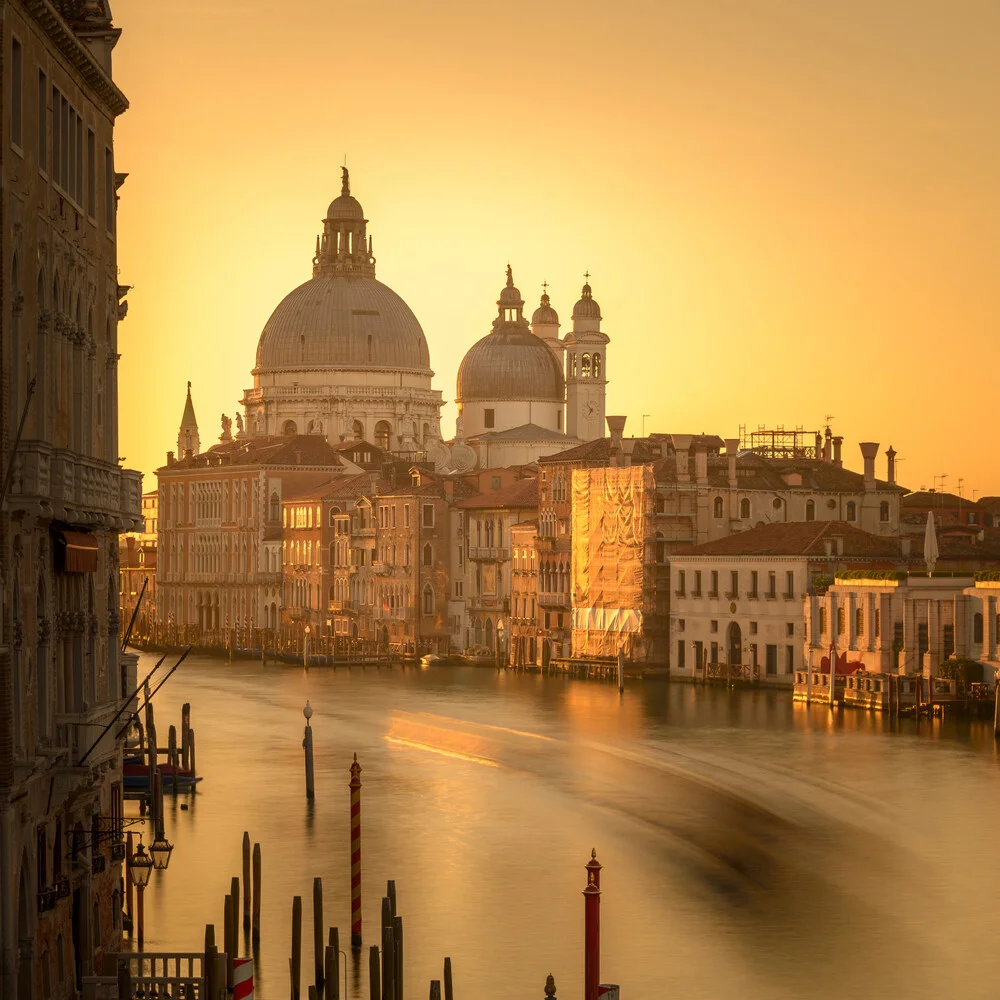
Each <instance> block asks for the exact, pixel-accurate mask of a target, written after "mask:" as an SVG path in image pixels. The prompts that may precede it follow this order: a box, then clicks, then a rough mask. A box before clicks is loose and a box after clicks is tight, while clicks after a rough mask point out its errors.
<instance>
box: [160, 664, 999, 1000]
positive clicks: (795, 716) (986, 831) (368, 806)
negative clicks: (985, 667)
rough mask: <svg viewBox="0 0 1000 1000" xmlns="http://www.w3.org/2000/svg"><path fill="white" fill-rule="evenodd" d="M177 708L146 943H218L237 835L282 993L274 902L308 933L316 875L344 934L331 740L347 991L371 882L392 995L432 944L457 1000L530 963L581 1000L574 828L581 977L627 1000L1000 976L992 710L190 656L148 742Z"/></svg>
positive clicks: (937, 985) (370, 922)
mask: <svg viewBox="0 0 1000 1000" xmlns="http://www.w3.org/2000/svg"><path fill="white" fill-rule="evenodd" d="M148 662H149V663H151V662H152V660H149V661H148ZM306 698H308V699H309V700H310V702H311V704H312V705H313V707H314V709H315V712H316V714H315V715H314V716H313V719H312V726H313V730H314V737H315V771H316V799H315V802H314V803H313V804H312V806H310V805H309V804H308V803H307V801H306V799H305V791H304V772H303V760H302V746H301V741H302V728H303V719H302V715H301V710H302V706H303V705H304V704H305V701H306ZM184 701H190V702H191V705H192V725H193V726H194V728H195V730H196V732H197V741H198V766H199V770H200V771H201V773H202V774H203V775H204V777H205V780H204V782H203V783H202V785H201V786H200V789H199V792H198V794H197V795H196V796H194V797H192V798H191V799H190V800H189V799H186V798H185V797H184V796H183V795H182V796H178V797H176V798H175V797H173V796H169V795H168V796H167V800H166V811H167V817H168V818H167V827H168V829H167V833H168V836H169V837H170V838H171V840H172V841H173V842H174V844H175V845H176V849H175V851H174V855H173V858H172V860H171V865H170V869H169V870H168V871H167V872H165V873H164V872H157V873H154V878H153V884H152V885H151V886H150V888H149V889H148V890H147V893H146V914H147V916H146V923H147V927H146V937H147V941H148V944H147V947H149V948H150V949H154V948H159V949H176V950H189V949H192V948H195V947H197V946H198V945H199V942H200V941H201V940H202V935H203V933H204V924H205V923H206V922H213V923H215V924H216V928H217V931H218V932H220V933H221V927H222V909H223V898H224V896H225V894H226V892H228V888H229V879H230V877H231V876H232V875H235V874H239V872H240V870H241V858H240V849H241V840H242V835H243V830H245V829H246V830H249V831H250V835H251V839H252V840H254V841H259V842H260V844H261V849H262V858H263V873H264V878H263V882H264V886H263V907H262V940H261V948H260V955H259V967H258V973H257V994H256V995H257V996H258V998H263V1000H278V998H283V997H284V996H286V995H287V992H288V987H287V983H288V973H287V968H288V966H287V957H288V954H289V946H290V938H291V926H290V916H291V906H292V897H293V896H294V895H296V894H298V895H301V896H302V897H303V902H304V923H305V925H306V928H308V927H309V926H310V922H311V913H310V907H311V903H310V901H311V898H312V896H311V893H312V878H313V876H314V875H320V876H322V877H323V879H324V911H325V916H326V919H327V922H328V923H330V924H336V925H337V926H339V928H340V934H341V941H342V942H346V941H349V930H350V854H349V847H350V845H349V812H348V808H349V792H348V787H347V783H348V780H349V773H348V768H349V765H350V762H351V759H352V755H353V753H354V752H355V751H356V752H357V753H358V757H359V760H360V762H361V765H362V768H363V772H362V783H363V789H362V828H363V842H364V846H363V870H364V921H365V931H364V936H365V950H364V951H363V953H362V955H361V957H360V961H359V962H358V963H354V962H352V959H351V957H350V953H349V957H348V964H349V966H350V968H349V970H348V986H349V990H350V994H351V996H352V997H355V998H360V997H366V996H367V988H368V987H367V945H368V944H370V943H375V939H376V933H375V932H376V931H377V927H378V923H379V906H380V899H381V895H382V893H383V892H384V888H385V880H386V879H387V878H395V880H396V884H397V889H398V892H399V907H400V912H401V913H402V914H403V916H404V919H405V924H406V929H405V934H406V990H407V992H408V993H409V995H411V996H417V995H421V996H422V995H424V993H425V992H426V989H427V982H428V980H430V979H431V978H440V977H441V963H442V960H443V958H444V956H445V955H450V956H451V957H452V959H453V962H454V965H455V983H456V992H457V994H458V995H460V996H462V995H472V994H473V993H475V994H478V995H482V996H489V997H497V998H502V997H508V996H509V997H524V996H536V995H537V996H540V995H541V992H542V990H541V987H542V986H543V985H544V982H545V976H546V974H547V973H549V972H552V973H553V974H554V975H555V979H556V983H557V985H558V986H559V994H560V995H565V996H574V995H576V996H579V995H580V994H581V992H582V974H581V971H582V924H583V917H582V900H581V896H580V890H581V889H582V888H583V885H584V882H585V879H584V871H583V867H582V866H583V864H584V862H585V861H586V860H587V858H588V857H589V855H590V848H591V846H595V845H596V847H597V850H598V856H599V858H600V860H601V862H602V863H603V864H604V866H605V868H604V873H603V876H602V884H603V888H604V897H603V902H602V907H603V913H602V933H603V945H604V947H603V960H602V970H603V978H604V979H605V980H607V981H612V982H621V983H622V984H623V987H624V989H625V995H626V996H628V997H629V998H644V997H649V998H654V997H660V996H664V995H669V994H674V995H677V996H682V997H685V998H691V997H706V998H708V997H711V998H718V997H723V996H736V995H740V996H744V997H749V998H758V997H759V998H765V997H767V998H775V997H802V996H810V997H819V998H825V997H830V998H833V997H840V996H842V995H843V994H844V993H845V992H848V991H850V993H851V994H853V995H854V996H856V997H869V996H870V997H876V996H878V997H881V996H888V995H900V996H902V995H905V996H908V997H930V996H932V995H933V996H935V997H936V996H939V995H951V996H962V997H978V996H983V997H985V996H986V995H987V991H988V990H989V989H991V986H992V983H993V982H994V981H995V980H996V979H997V976H998V973H1000V968H998V967H997V966H998V965H1000V959H997V958H995V957H994V949H993V948H992V919H991V916H992V909H991V908H988V906H987V900H988V899H991V898H992V896H993V895H995V893H996V892H997V890H998V889H1000V885H998V884H997V883H998V881H1000V878H998V876H997V874H996V868H997V866H996V864H995V863H994V859H993V854H994V849H993V838H994V831H995V830H996V829H997V821H998V820H1000V806H998V804H997V803H998V796H997V794H996V792H997V788H996V783H997V775H998V769H997V766H996V757H997V751H996V748H995V746H994V741H993V739H992V733H991V726H990V725H989V724H988V723H968V722H960V721H956V720H954V719H946V720H944V721H936V722H934V723H933V724H931V723H930V722H928V721H924V722H922V723H921V724H920V726H919V727H917V726H916V725H915V724H914V723H913V722H912V721H908V720H903V721H896V720H890V719H885V718H882V717H880V716H875V715H868V714H865V713H860V712H849V711H848V712H845V711H843V710H836V711H833V712H831V711H830V709H829V708H828V707H826V706H821V705H813V706H808V707H807V706H803V705H797V704H793V703H792V702H791V701H790V700H789V699H788V698H787V696H783V695H779V694H776V693H775V692H772V691H747V692H728V691H725V690H721V689H716V688H708V689H701V688H698V687H694V686H690V685H682V684H675V685H667V684H646V685H635V686H631V685H630V686H629V687H627V688H626V690H625V692H624V694H622V695H621V696H619V694H618V692H617V690H616V689H615V688H614V687H613V686H612V685H598V684H590V683H586V682H575V681H566V680H559V679H552V678H540V677H538V676H535V675H531V676H524V677H520V676H513V675H507V674H501V675H498V674H497V673H495V672H494V671H492V670H489V669H478V670H477V669H472V668H465V669H459V668H433V669H431V670H428V671H421V670H417V669H413V670H401V669H400V668H398V667H397V668H395V669H393V670H387V669H384V668H383V669H381V670H379V671H375V670H371V669H369V670H367V671H365V670H360V669H354V670H346V669H343V668H340V669H337V670H336V671H334V670H319V669H313V670H310V671H309V672H305V671H302V670H300V669H294V668H283V667H275V666H268V667H261V666H260V665H259V664H249V663H240V662H236V663H233V664H226V663H224V662H220V661H213V660H208V659H199V658H195V657H192V658H191V659H190V660H189V661H188V662H186V663H185V664H184V665H183V667H182V668H181V670H179V671H178V673H177V674H176V675H175V676H174V678H173V679H171V681H170V682H169V683H168V684H167V685H166V687H164V689H163V690H162V691H161V692H160V694H159V695H158V696H157V699H156V719H157V725H158V728H159V729H160V731H165V730H166V727H167V726H168V725H169V724H170V723H171V722H173V723H175V724H177V723H179V719H180V706H181V703H182V702H184ZM185 802H190V808H189V809H188V810H187V811H183V810H182V809H181V808H180V806H181V804H182V803H185ZM303 940H304V941H305V942H311V940H312V937H311V934H310V933H306V932H304V933H303ZM970 953H971V954H975V955H976V956H977V957H976V961H975V962H967V961H964V960H962V959H963V956H965V955H967V954H970ZM302 966H303V970H311V969H312V955H311V947H310V946H307V945H304V953H303V962H302ZM308 975H309V972H307V971H304V979H303V985H305V984H306V983H308V981H309V980H308V978H307V977H308ZM303 992H305V990H304V991H303Z"/></svg>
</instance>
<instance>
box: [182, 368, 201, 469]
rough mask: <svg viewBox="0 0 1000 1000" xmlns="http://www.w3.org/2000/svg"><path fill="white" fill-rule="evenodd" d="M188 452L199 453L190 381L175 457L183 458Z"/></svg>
mask: <svg viewBox="0 0 1000 1000" xmlns="http://www.w3.org/2000/svg"><path fill="white" fill-rule="evenodd" d="M188 453H190V454H192V455H200V454H201V440H200V439H199V437H198V421H197V419H196V418H195V415H194V403H192V402H191V383H190V382H188V394H187V401H186V402H185V403H184V415H183V416H182V417H181V426H180V430H178V432H177V457H178V458H184V457H185V456H186V455H187V454H188Z"/></svg>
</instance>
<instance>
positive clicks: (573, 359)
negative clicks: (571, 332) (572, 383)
mask: <svg viewBox="0 0 1000 1000" xmlns="http://www.w3.org/2000/svg"><path fill="white" fill-rule="evenodd" d="M569 374H570V376H571V377H572V378H576V352H575V351H574V352H573V353H572V354H571V355H570V356H569Z"/></svg>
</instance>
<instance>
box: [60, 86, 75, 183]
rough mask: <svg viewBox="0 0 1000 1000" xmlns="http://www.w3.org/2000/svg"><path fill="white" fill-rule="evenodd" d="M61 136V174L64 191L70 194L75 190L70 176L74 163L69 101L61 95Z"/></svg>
mask: <svg viewBox="0 0 1000 1000" xmlns="http://www.w3.org/2000/svg"><path fill="white" fill-rule="evenodd" d="M59 136H60V139H59V148H60V149H61V150H62V163H60V164H59V173H60V176H61V177H62V186H63V190H64V191H66V193H67V194H69V193H70V192H71V191H72V189H73V184H72V178H71V177H70V175H69V172H70V167H71V165H72V163H73V159H72V156H71V155H70V153H71V151H70V148H69V142H70V127H69V101H67V100H66V98H65V97H63V96H62V95H61V94H60V95H59Z"/></svg>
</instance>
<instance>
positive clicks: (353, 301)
mask: <svg viewBox="0 0 1000 1000" xmlns="http://www.w3.org/2000/svg"><path fill="white" fill-rule="evenodd" d="M288 368H408V369H418V370H421V371H429V370H430V355H429V353H428V350H427V341H426V339H425V338H424V331H423V330H422V329H421V328H420V324H419V323H418V322H417V317H416V316H414V315H413V313H412V312H411V311H410V307H409V306H408V305H407V304H406V303H405V302H404V301H403V300H402V299H401V298H400V297H399V296H398V295H397V294H396V293H395V292H394V291H393V290H392V289H391V288H389V287H388V286H387V285H383V284H382V282H381V281H376V280H375V279H374V278H353V277H347V276H346V275H334V274H320V275H317V276H316V277H314V278H312V279H310V280H309V281H307V282H305V283H304V284H302V285H299V287H298V288H296V289H295V290H294V291H292V292H289V293H288V295H286V296H285V297H284V298H283V299H282V300H281V302H280V303H278V307H277V309H275V310H274V312H273V313H272V314H271V318H270V319H269V320H268V321H267V323H266V324H265V326H264V331H263V333H261V335H260V340H259V341H258V343H257V366H256V370H257V371H258V372H260V371H267V370H273V369H288Z"/></svg>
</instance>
